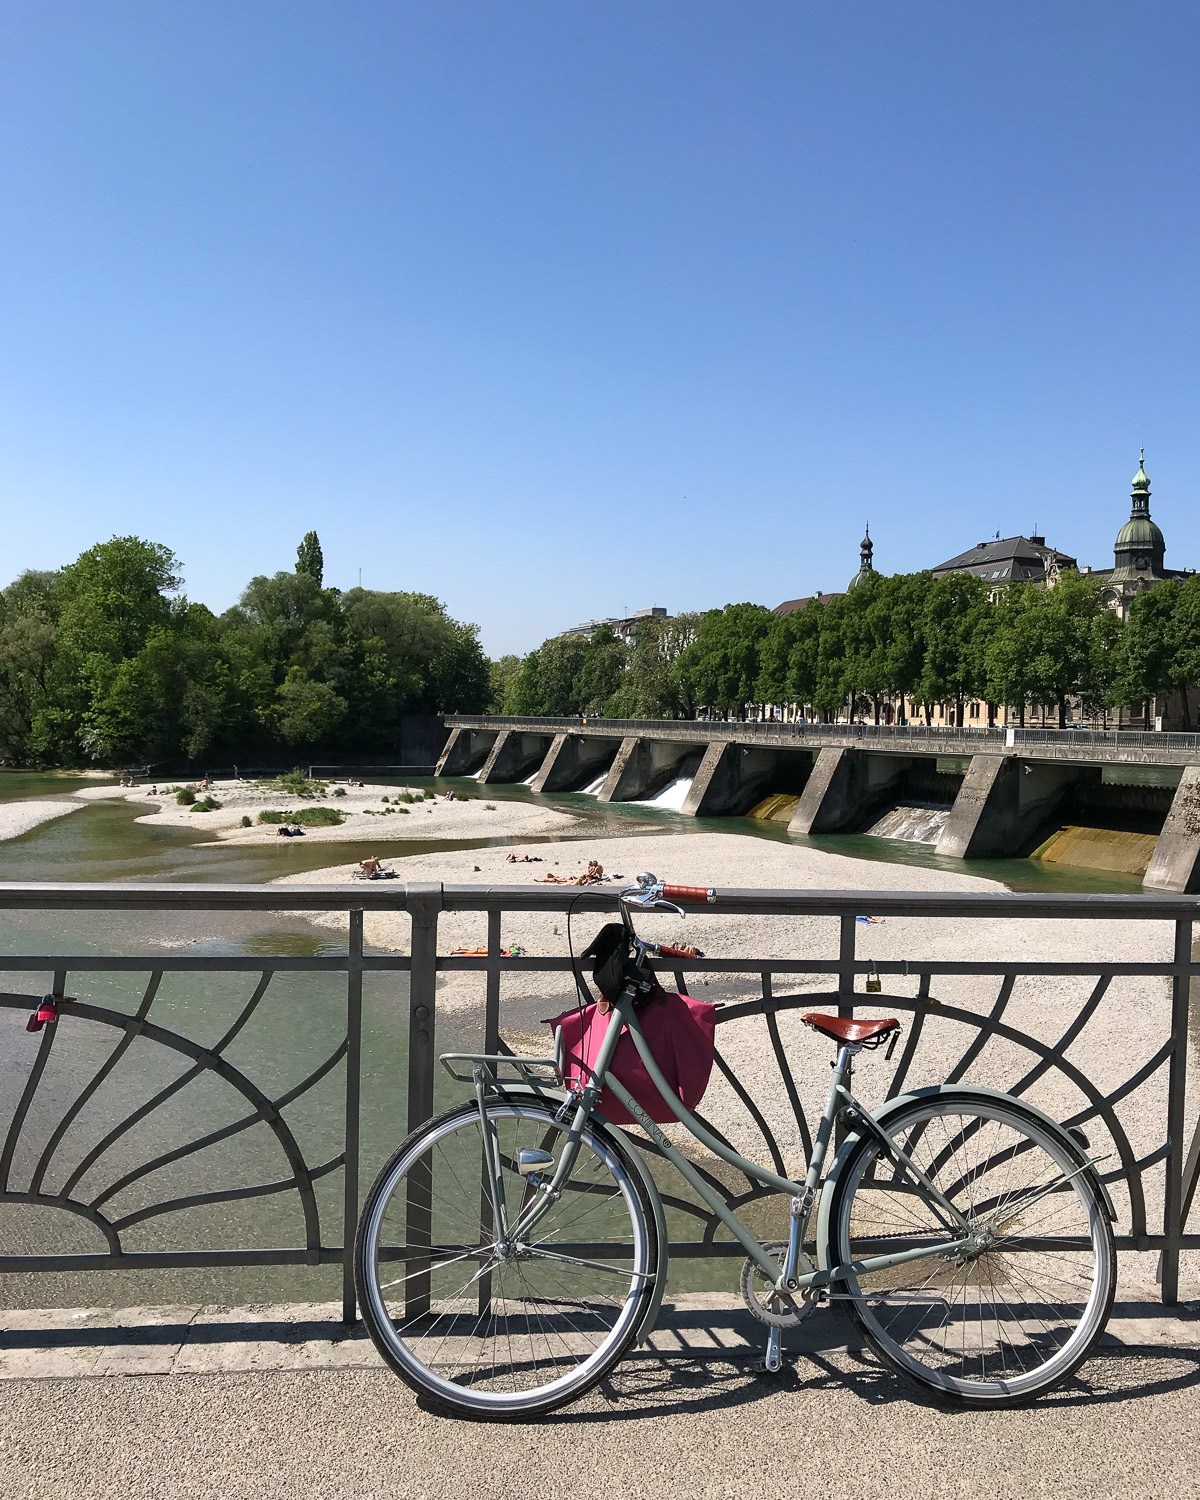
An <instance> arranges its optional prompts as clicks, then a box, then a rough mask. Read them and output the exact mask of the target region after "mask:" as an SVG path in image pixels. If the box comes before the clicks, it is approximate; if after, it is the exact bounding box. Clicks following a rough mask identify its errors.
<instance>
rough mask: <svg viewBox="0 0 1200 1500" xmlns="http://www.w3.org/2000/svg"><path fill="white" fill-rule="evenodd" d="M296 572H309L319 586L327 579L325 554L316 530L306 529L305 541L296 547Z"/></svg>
mask: <svg viewBox="0 0 1200 1500" xmlns="http://www.w3.org/2000/svg"><path fill="white" fill-rule="evenodd" d="M296 572H297V573H307V574H308V576H309V577H310V578H311V579H312V580H313V582H314V583H315V584H316V585H317V587H318V588H320V587H321V585H322V583H323V582H324V580H325V555H324V553H323V552H322V551H321V540H320V538H319V537H318V536H317V533H316V532H315V531H306V532H305V533H304V539H303V541H302V542H301V543H300V545H299V546H298V547H297V548H296Z"/></svg>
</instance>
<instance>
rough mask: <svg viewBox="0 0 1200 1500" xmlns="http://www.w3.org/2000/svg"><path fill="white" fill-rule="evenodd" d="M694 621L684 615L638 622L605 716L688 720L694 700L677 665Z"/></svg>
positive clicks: (692, 635) (693, 632) (693, 617)
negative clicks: (622, 670)
mask: <svg viewBox="0 0 1200 1500" xmlns="http://www.w3.org/2000/svg"><path fill="white" fill-rule="evenodd" d="M698 619H699V616H698V615H695V614H689V613H685V614H681V615H673V616H671V617H670V618H669V619H668V618H666V617H664V616H651V617H649V618H648V619H645V620H640V621H639V622H638V624H637V627H636V629H635V632H634V638H633V645H632V646H631V647H630V648H629V651H628V654H627V657H626V662H625V670H624V672H623V673H622V676H621V680H620V683H619V684H618V686H617V689H616V691H615V692H614V693H613V694H612V696H611V697H610V698H609V700H608V704H607V706H606V708H605V713H607V714H609V715H610V717H612V718H614V719H680V718H691V717H692V715H693V714H694V712H695V700H694V699H693V698H691V697H690V695H689V693H688V690H687V687H686V685H685V683H684V680H683V677H682V674H681V673H680V670H679V662H680V658H681V657H682V655H683V653H684V652H685V651H686V650H687V648H688V647H689V646H690V645H691V644H692V642H693V641H694V640H695V638H696V625H697V621H698Z"/></svg>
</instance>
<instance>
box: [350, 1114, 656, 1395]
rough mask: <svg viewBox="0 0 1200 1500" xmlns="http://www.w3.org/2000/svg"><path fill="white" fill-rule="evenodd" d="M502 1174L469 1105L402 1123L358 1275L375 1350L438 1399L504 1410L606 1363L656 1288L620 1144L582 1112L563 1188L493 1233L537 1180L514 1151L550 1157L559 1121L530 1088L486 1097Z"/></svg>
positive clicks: (368, 1220) (359, 1253)
mask: <svg viewBox="0 0 1200 1500" xmlns="http://www.w3.org/2000/svg"><path fill="white" fill-rule="evenodd" d="M486 1113H487V1127H488V1130H489V1131H490V1132H491V1134H492V1135H493V1138H494V1140H495V1143H496V1151H497V1157H498V1161H499V1166H500V1186H499V1189H497V1188H496V1186H495V1185H494V1183H493V1182H492V1180H491V1176H490V1173H489V1172H488V1170H487V1163H486V1158H485V1154H484V1137H483V1125H482V1122H481V1117H480V1113H479V1109H478V1108H477V1106H476V1105H474V1104H470V1105H465V1106H462V1107H460V1108H457V1109H452V1110H449V1111H448V1112H447V1113H446V1114H443V1115H441V1116H439V1117H438V1118H437V1119H435V1120H431V1121H430V1122H429V1124H428V1125H426V1126H423V1127H422V1128H421V1129H420V1130H418V1131H416V1132H415V1133H414V1134H413V1135H411V1136H410V1137H409V1138H408V1140H407V1141H405V1142H404V1144H403V1145H402V1146H401V1147H400V1148H399V1150H398V1151H397V1152H396V1154H395V1156H393V1158H392V1160H391V1161H390V1162H389V1163H388V1164H387V1166H385V1167H384V1169H383V1171H382V1172H381V1173H380V1175H379V1177H378V1179H377V1180H376V1182H375V1185H374V1187H373V1188H372V1189H371V1192H370V1194H369V1195H368V1198H367V1201H366V1205H365V1207H364V1209H363V1214H362V1218H361V1221H360V1224H359V1231H358V1238H357V1242H356V1244H355V1252H354V1264H355V1279H356V1281H357V1284H358V1292H359V1299H360V1301H361V1304H362V1313H363V1318H364V1320H365V1322H366V1324H367V1329H368V1331H369V1332H370V1335H371V1338H372V1339H373V1341H374V1343H375V1346H376V1348H377V1349H378V1350H379V1352H380V1353H381V1354H382V1355H383V1357H384V1359H385V1360H386V1361H387V1362H388V1364H389V1365H390V1366H391V1367H392V1369H393V1370H395V1371H396V1373H397V1374H398V1375H400V1376H401V1377H402V1378H403V1379H404V1380H406V1381H407V1382H408V1383H409V1385H411V1386H412V1387H413V1388H414V1389H415V1390H417V1391H419V1392H421V1393H422V1394H424V1395H425V1396H426V1397H428V1398H429V1399H430V1400H431V1401H433V1402H434V1403H436V1404H437V1405H438V1406H440V1407H442V1408H443V1409H445V1410H448V1411H452V1412H455V1413H457V1414H459V1415H463V1416H470V1417H484V1418H492V1419H494V1420H505V1419H512V1418H519V1417H531V1416H536V1415H539V1414H541V1413H544V1412H547V1411H552V1410H553V1409H554V1408H555V1407H557V1406H562V1405H563V1404H564V1403H566V1402H568V1401H573V1400H574V1399H575V1398H576V1397H577V1396H580V1395H582V1394H583V1392H584V1391H586V1390H588V1389H589V1388H590V1387H591V1386H593V1385H595V1384H596V1383H597V1382H598V1381H599V1380H601V1379H603V1377H604V1375H605V1374H606V1373H607V1372H608V1371H609V1370H610V1369H611V1368H612V1367H613V1365H615V1364H616V1363H617V1361H618V1360H619V1359H620V1358H621V1356H622V1354H624V1352H625V1350H626V1348H627V1347H628V1346H629V1344H630V1342H631V1341H632V1339H633V1338H634V1336H635V1335H636V1333H637V1331H638V1328H639V1326H640V1324H641V1320H642V1316H643V1314H644V1313H645V1311H646V1308H647V1305H648V1303H649V1299H650V1297H651V1295H652V1292H653V1289H654V1277H655V1273H656V1268H657V1261H658V1241H657V1236H656V1232H655V1221H654V1213H653V1209H652V1206H651V1205H650V1203H649V1201H648V1200H647V1196H646V1188H645V1186H644V1184H643V1181H642V1178H641V1176H640V1174H639V1173H638V1171H637V1169H636V1167H635V1166H634V1165H633V1164H632V1162H631V1161H630V1159H629V1152H630V1148H629V1147H627V1146H626V1145H625V1144H624V1143H623V1142H622V1141H620V1140H619V1139H618V1138H617V1137H616V1135H614V1134H613V1133H612V1132H610V1131H607V1130H604V1129H602V1128H601V1127H598V1126H589V1127H587V1128H586V1129H585V1130H584V1132H583V1136H582V1139H581V1141H580V1143H579V1150H578V1155H577V1157H576V1160H575V1162H574V1165H573V1167H572V1169H571V1171H570V1173H569V1175H568V1176H567V1178H566V1180H565V1181H564V1183H563V1185H562V1192H561V1195H560V1196H559V1198H558V1199H557V1201H555V1202H554V1203H553V1204H552V1205H551V1206H550V1207H549V1209H548V1210H547V1212H546V1213H545V1214H544V1215H543V1216H542V1217H541V1218H540V1219H539V1220H538V1221H537V1222H536V1224H535V1225H534V1226H533V1229H532V1231H531V1233H530V1234H529V1235H528V1237H527V1238H526V1239H524V1240H517V1239H514V1238H513V1237H511V1236H510V1237H509V1238H508V1239H506V1238H505V1235H504V1233H503V1232H502V1221H501V1206H500V1203H499V1202H498V1201H497V1200H498V1198H499V1197H500V1195H501V1194H502V1195H503V1206H504V1219H505V1221H506V1222H507V1224H508V1225H509V1226H511V1225H512V1224H513V1223H514V1222H515V1220H516V1217H517V1215H518V1213H519V1212H520V1210H521V1208H522V1206H523V1205H524V1204H525V1203H527V1202H529V1201H530V1200H531V1198H532V1197H534V1196H535V1195H536V1194H537V1193H538V1192H539V1191H540V1186H539V1183H540V1182H548V1181H549V1179H550V1177H551V1176H552V1174H553V1170H554V1169H553V1166H551V1165H547V1166H546V1168H545V1170H544V1172H543V1173H542V1174H541V1177H540V1178H535V1177H527V1176H522V1175H521V1174H520V1173H519V1172H518V1170H517V1168H518V1162H519V1159H520V1158H519V1153H520V1152H521V1151H522V1149H527V1150H533V1151H538V1152H544V1153H546V1155H547V1156H548V1157H549V1158H550V1159H551V1161H555V1162H556V1161H557V1160H558V1159H559V1157H560V1155H561V1153H562V1150H563V1148H564V1146H565V1144H566V1137H567V1127H566V1126H564V1125H560V1124H558V1123H557V1122H556V1120H555V1118H554V1112H553V1110H551V1109H549V1108H547V1107H545V1106H544V1105H541V1104H538V1103H536V1102H529V1103H525V1102H520V1103H504V1102H500V1101H497V1102H495V1103H490V1104H488V1105H487V1106H486Z"/></svg>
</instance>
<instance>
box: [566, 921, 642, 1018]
mask: <svg viewBox="0 0 1200 1500" xmlns="http://www.w3.org/2000/svg"><path fill="white" fill-rule="evenodd" d="M579 956H580V958H590V959H591V960H592V979H593V980H594V981H595V984H596V988H597V989H598V990H599V991H600V993H601V994H602V995H603V996H604V998H605V1000H606V1001H607V1002H608V1004H609V1005H611V1004H612V1003H613V1001H614V1000H615V999H616V998H617V996H618V995H619V994H620V993H621V991H622V990H623V989H624V988H625V980H626V970H627V966H628V964H629V962H630V960H631V959H632V957H633V952H632V947H631V944H630V941H629V934H628V933H627V932H626V930H625V924H624V923H623V922H605V924H604V926H603V927H602V928H601V929H600V931H599V932H598V933H597V934H596V936H595V937H594V938H593V939H592V941H591V942H590V943H589V944H588V945H587V947H586V948H585V949H584V950H583V952H582V953H581V954H580V955H579Z"/></svg>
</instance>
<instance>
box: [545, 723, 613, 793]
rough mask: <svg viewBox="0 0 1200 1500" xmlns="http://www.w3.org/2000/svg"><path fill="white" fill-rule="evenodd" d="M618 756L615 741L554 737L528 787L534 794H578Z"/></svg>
mask: <svg viewBox="0 0 1200 1500" xmlns="http://www.w3.org/2000/svg"><path fill="white" fill-rule="evenodd" d="M616 753H617V741H616V740H598V739H589V738H588V737H587V736H586V735H582V734H556V735H555V736H554V738H553V740H551V742H550V748H549V750H547V752H546V757H545V759H544V760H543V761H542V765H541V769H540V770H539V771H538V773H537V775H536V776H535V777H534V779H533V781H532V782H531V783H530V790H531V791H534V792H577V791H578V790H579V789H580V787H585V786H587V785H588V784H589V782H593V781H595V779H596V777H597V776H599V775H600V774H601V773H602V772H605V771H607V770H608V769H609V767H610V766H611V765H612V763H613V760H614V758H615V757H616Z"/></svg>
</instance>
